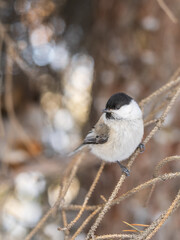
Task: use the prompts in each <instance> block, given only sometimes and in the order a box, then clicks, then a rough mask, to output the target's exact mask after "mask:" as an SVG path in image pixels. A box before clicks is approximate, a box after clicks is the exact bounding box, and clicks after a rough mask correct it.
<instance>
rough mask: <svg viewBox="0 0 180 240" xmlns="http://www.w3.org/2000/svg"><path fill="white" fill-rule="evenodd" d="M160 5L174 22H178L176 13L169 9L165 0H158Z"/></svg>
mask: <svg viewBox="0 0 180 240" xmlns="http://www.w3.org/2000/svg"><path fill="white" fill-rule="evenodd" d="M157 2H158V3H159V6H160V7H161V8H162V9H163V10H164V12H165V13H166V14H167V16H168V17H169V18H170V19H171V21H172V22H173V23H177V22H178V19H177V18H176V17H175V16H174V13H173V12H172V11H171V10H170V9H169V7H168V6H167V5H166V3H165V2H164V1H163V0H157Z"/></svg>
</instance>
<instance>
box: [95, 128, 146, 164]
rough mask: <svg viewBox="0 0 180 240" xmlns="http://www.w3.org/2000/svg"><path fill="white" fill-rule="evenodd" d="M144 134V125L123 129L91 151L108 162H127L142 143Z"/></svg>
mask: <svg viewBox="0 0 180 240" xmlns="http://www.w3.org/2000/svg"><path fill="white" fill-rule="evenodd" d="M124 129H126V130H124ZM143 132H144V131H143V125H142V126H138V127H137V126H136V127H135V128H129V129H127V128H123V129H122V128H121V129H119V131H116V132H115V134H114V135H113V138H112V139H111V137H110V138H109V139H108V141H107V142H106V143H104V144H97V145H96V144H94V145H91V151H92V153H93V154H95V155H96V156H98V157H99V158H101V159H102V160H105V161H108V162H116V161H122V160H125V159H127V158H129V157H130V156H131V154H132V153H133V152H134V151H135V150H136V148H137V147H138V145H139V144H140V143H141V140H142V137H143Z"/></svg>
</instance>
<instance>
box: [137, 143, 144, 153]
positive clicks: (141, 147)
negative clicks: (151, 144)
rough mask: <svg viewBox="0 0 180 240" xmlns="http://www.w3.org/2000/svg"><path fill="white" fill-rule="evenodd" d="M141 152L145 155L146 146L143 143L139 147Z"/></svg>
mask: <svg viewBox="0 0 180 240" xmlns="http://www.w3.org/2000/svg"><path fill="white" fill-rule="evenodd" d="M138 148H139V150H140V153H143V152H144V150H145V146H144V144H143V143H140V144H139V146H138Z"/></svg>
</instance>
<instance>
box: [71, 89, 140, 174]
mask: <svg viewBox="0 0 180 240" xmlns="http://www.w3.org/2000/svg"><path fill="white" fill-rule="evenodd" d="M143 134H144V124H143V119H142V111H141V109H140V107H139V105H138V104H137V102H136V101H135V100H134V99H133V98H131V97H130V96H128V95H127V94H125V93H116V94H114V95H112V96H111V97H110V98H109V100H108V101H107V103H106V107H105V109H104V110H103V114H102V115H101V117H100V119H99V121H98V122H97V123H96V125H95V126H94V127H93V128H92V129H91V131H90V132H89V133H88V134H87V136H86V137H85V139H84V141H83V143H82V144H81V145H80V146H79V147H78V148H77V149H76V150H75V151H74V152H73V153H71V155H73V154H74V153H76V152H78V151H80V150H82V149H83V148H84V147H89V149H90V150H91V152H92V153H93V154H95V155H96V156H98V157H99V158H101V159H102V160H104V161H107V162H117V163H118V164H119V165H120V167H121V169H122V171H123V172H124V173H125V174H126V175H127V176H129V170H128V169H127V168H126V167H125V166H123V165H122V164H121V163H120V162H121V161H123V160H125V159H127V158H129V157H130V156H131V155H132V153H133V152H134V151H135V150H136V148H137V147H139V148H140V151H141V152H142V151H143V150H144V145H143V144H142V143H141V141H142V137H143Z"/></svg>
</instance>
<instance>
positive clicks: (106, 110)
mask: <svg viewBox="0 0 180 240" xmlns="http://www.w3.org/2000/svg"><path fill="white" fill-rule="evenodd" d="M102 112H103V113H109V112H111V111H110V110H109V109H103V110H102Z"/></svg>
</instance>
